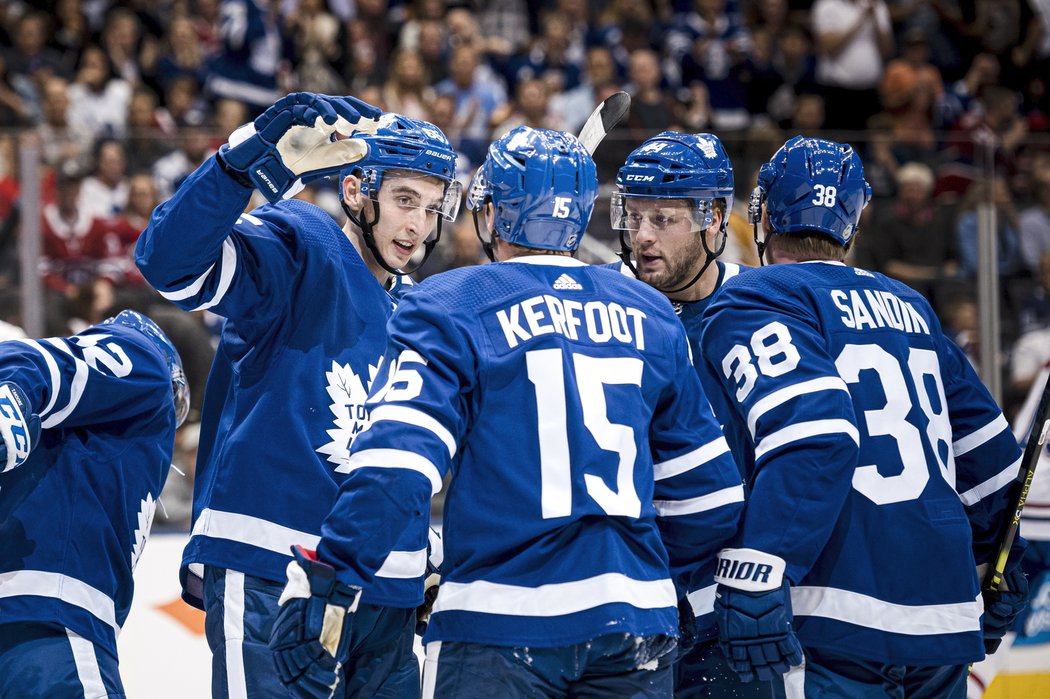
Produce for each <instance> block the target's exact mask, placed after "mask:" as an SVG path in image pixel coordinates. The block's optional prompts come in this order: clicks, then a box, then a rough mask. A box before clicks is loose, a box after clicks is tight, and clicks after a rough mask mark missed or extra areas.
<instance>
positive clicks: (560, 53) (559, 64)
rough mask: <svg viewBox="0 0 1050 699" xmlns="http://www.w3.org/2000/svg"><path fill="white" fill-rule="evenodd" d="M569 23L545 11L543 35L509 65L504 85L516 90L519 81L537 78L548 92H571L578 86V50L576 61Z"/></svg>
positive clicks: (566, 19)
mask: <svg viewBox="0 0 1050 699" xmlns="http://www.w3.org/2000/svg"><path fill="white" fill-rule="evenodd" d="M571 42H572V24H571V23H570V21H569V17H568V16H567V15H565V14H563V13H560V12H548V13H547V14H546V15H545V16H544V18H543V34H542V35H541V36H539V37H537V38H536V40H535V41H533V42H532V45H531V46H530V47H529V48H528V50H527V51H525V52H524V53H521V54H519V55H518V56H515V57H514V58H513V59H512V60H511V62H510V69H509V71H508V75H507V84H508V88H509V89H510V90H514V91H516V90H517V84H518V83H519V82H521V81H522V80H529V79H532V78H538V79H540V80H542V81H543V82H544V83H545V84H546V86H547V90H548V91H549V92H551V93H554V92H563V91H565V90H571V89H573V88H574V87H576V86H577V85H579V84H580V72H581V68H582V65H583V55H582V51H581V53H580V56H579V58H576V56H575V55H574V52H573V51H572V43H571Z"/></svg>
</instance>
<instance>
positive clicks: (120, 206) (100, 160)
mask: <svg viewBox="0 0 1050 699" xmlns="http://www.w3.org/2000/svg"><path fill="white" fill-rule="evenodd" d="M125 152H126V151H125V150H124V143H123V141H119V140H116V139H111V138H110V139H103V140H101V141H99V142H98V143H96V144H95V171H94V173H92V174H91V175H89V176H88V177H86V178H84V181H83V183H82V184H81V185H80V201H79V207H80V209H81V210H82V211H84V212H86V213H87V214H89V215H90V216H91V217H92V218H112V217H114V216H118V215H120V214H121V213H123V211H124V208H125V207H126V206H127V205H128V179H127V167H128V162H127V157H126V155H125Z"/></svg>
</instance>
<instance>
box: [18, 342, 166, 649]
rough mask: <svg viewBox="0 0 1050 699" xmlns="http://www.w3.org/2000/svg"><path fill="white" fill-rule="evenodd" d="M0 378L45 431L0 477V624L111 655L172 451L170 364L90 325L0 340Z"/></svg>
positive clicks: (145, 346)
mask: <svg viewBox="0 0 1050 699" xmlns="http://www.w3.org/2000/svg"><path fill="white" fill-rule="evenodd" d="M6 381H10V382H13V383H15V384H17V385H18V386H19V387H20V388H22V390H23V391H25V393H26V395H27V396H28V397H29V403H30V405H31V407H32V410H33V412H35V413H37V414H38V415H39V416H40V418H41V421H42V422H41V426H42V431H41V434H40V439H39V442H38V444H37V445H36V447H35V448H34V449H33V451H32V452H31V453H30V455H29V458H28V460H27V461H26V462H25V463H24V464H22V465H21V466H20V467H18V468H16V469H14V470H12V471H8V472H6V473H3V474H0V624H5V623H10V622H16V621H35V622H53V623H59V624H62V625H64V626H65V627H67V628H69V629H71V630H73V631H74V632H76V633H77V634H79V635H80V636H83V637H84V638H86V639H88V640H90V641H91V642H93V643H96V644H98V645H99V646H101V647H103V648H106V649H107V650H108V651H109V652H110V653H112V654H113V655H114V656H115V655H116V653H117V644H116V637H117V634H119V633H120V628H121V626H123V625H124V621H125V619H127V616H128V610H129V609H130V608H131V598H132V593H133V591H134V581H133V579H132V571H133V570H134V569H135V564H136V563H137V562H138V560H139V556H140V555H141V554H142V550H143V547H144V546H145V544H146V539H147V537H149V532H150V525H151V524H152V522H153V513H154V509H155V507H156V503H157V497H158V495H160V491H161V488H162V487H163V486H164V481H165V479H166V478H167V475H168V469H169V468H170V465H171V453H172V449H173V447H174V443H175V407H174V402H173V400H172V388H171V374H170V372H169V370H168V365H167V360H166V359H165V357H164V356H163V355H162V354H161V352H160V351H159V350H158V349H157V347H156V346H155V345H154V344H153V341H152V340H150V339H149V338H148V337H146V336H145V335H143V334H141V333H140V332H138V331H137V330H134V329H132V328H129V327H127V326H124V325H118V324H114V325H104V326H98V325H96V326H93V327H91V328H88V329H87V330H85V331H84V332H82V333H80V334H79V335H75V336H73V337H71V338H49V339H42V340H12V341H9V342H4V343H0V382H6Z"/></svg>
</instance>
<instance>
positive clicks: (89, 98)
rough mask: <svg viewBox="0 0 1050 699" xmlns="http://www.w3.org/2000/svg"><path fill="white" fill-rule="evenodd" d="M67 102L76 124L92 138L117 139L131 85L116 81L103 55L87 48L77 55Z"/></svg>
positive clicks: (122, 127) (123, 126) (124, 121)
mask: <svg viewBox="0 0 1050 699" xmlns="http://www.w3.org/2000/svg"><path fill="white" fill-rule="evenodd" d="M69 99H70V101H71V102H72V104H73V107H74V110H75V112H76V120H77V123H78V124H79V125H80V126H82V127H83V128H85V129H87V130H88V131H90V132H91V136H92V138H95V139H98V138H113V137H117V138H121V137H123V136H124V132H125V129H126V127H127V123H128V105H129V104H130V102H131V85H130V84H128V82H127V81H126V80H124V79H122V78H118V77H117V76H116V75H115V74H114V73H113V70H112V68H111V66H110V64H109V58H108V57H107V56H106V53H105V52H104V51H103V50H102V49H101V48H100V47H98V46H96V45H94V44H91V45H88V46H86V47H84V50H83V51H81V52H80V61H79V62H78V64H77V74H76V79H75V80H74V81H73V83H72V84H71V85H70V86H69Z"/></svg>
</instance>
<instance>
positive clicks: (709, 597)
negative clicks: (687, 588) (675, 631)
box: [685, 585, 718, 618]
mask: <svg viewBox="0 0 1050 699" xmlns="http://www.w3.org/2000/svg"><path fill="white" fill-rule="evenodd" d="M717 588H718V585H708V586H707V587H701V588H700V589H699V590H693V591H692V592H690V593H689V594H688V595H686V596H685V598H686V599H687V600H689V606H690V607H692V608H693V616H695V617H697V618H700V617H702V616H703V615H705V614H711V613H713V612H714V611H715V590H716V589H717Z"/></svg>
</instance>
